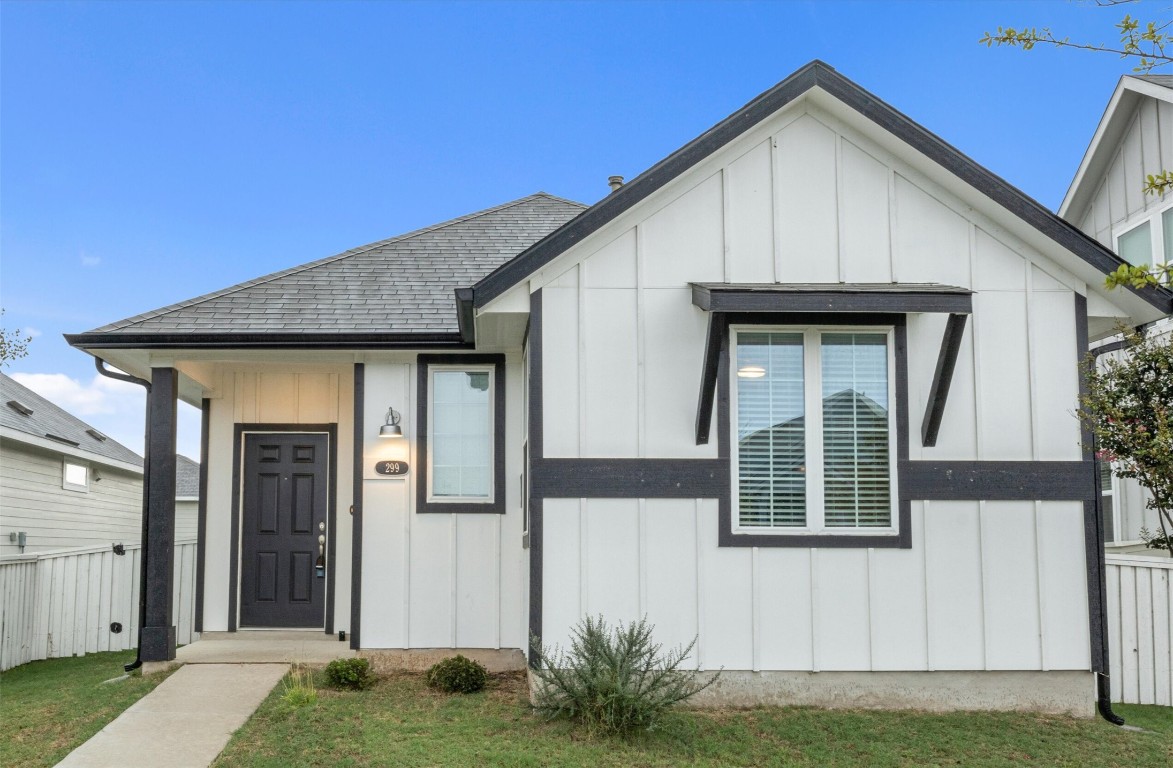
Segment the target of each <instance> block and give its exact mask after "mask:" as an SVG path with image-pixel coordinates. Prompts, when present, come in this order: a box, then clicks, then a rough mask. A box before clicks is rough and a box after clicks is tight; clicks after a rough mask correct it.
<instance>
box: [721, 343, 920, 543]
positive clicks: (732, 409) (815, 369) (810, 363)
mask: <svg viewBox="0 0 1173 768" xmlns="http://www.w3.org/2000/svg"><path fill="white" fill-rule="evenodd" d="M740 331H746V332H749V333H801V334H802V356H803V409H804V416H805V421H804V426H805V430H804V431H805V439H806V459H807V463H806V468H807V469H806V510H805V511H806V525H805V526H802V527H799V526H742V525H741V494H740V492H739V490H738V489H739V487H740V478H741V474H740V467H739V466H738V453H739V451H738V450H737V446H738V438H737V413H738V408H737V367H738V364H737V334H738V332H740ZM824 333H871V334H881V333H882V334H884V335H885V337H886V341H885V344H886V348H887V353H888V402H887V403H886V407H887V409H888V482H889V488H890V489H891V491H890V494H889V499H888V505H889V519H890V520H891V525H889V526H885V527H883V528H881V527H877V526H867V527H859V526H853V527H847V526H833V527H827V525H826V518H825V515H826V499H825V492H826V489H825V487H824V482H823V480H824V471H825V468H824V464H823V396H822V390H823V372H822V365H821V364H820V363H821V353H820V347H821V336H822V334H824ZM729 361H730V364H729V377H730V382H729V393H730V395H729V415H730V418H729V429H730V435H729V444H730V446H731V450H730V451H729V454H730V461H731V462H732V475H731V477H730V479H731V482H730V484H729V488H730V493H731V494H732V496H733V514H732V519H731V521H730V522H731V524H732V528H733V533H734V535H737V534H741V535H757V536H792V535H805V536H888V537H890V536H892V535H893V534H898V533H900V489H899V487H898V485H897V466H896V465H897V443H898V440H897V434H896V391H895V390H896V328H895V326H891V325H753V324H738V325H730V327H729Z"/></svg>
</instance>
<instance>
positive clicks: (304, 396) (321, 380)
mask: <svg viewBox="0 0 1173 768" xmlns="http://www.w3.org/2000/svg"><path fill="white" fill-rule="evenodd" d="M297 420H298V421H299V422H301V423H303V424H332V423H334V422H337V421H339V419H338V376H337V374H332V373H303V374H299V375H298V377H297Z"/></svg>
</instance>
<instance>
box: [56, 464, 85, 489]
mask: <svg viewBox="0 0 1173 768" xmlns="http://www.w3.org/2000/svg"><path fill="white" fill-rule="evenodd" d="M61 487H62V488H64V489H66V490H68V491H83V492H85V491H89V489H90V468H89V467H87V466H86V465H85V464H78V463H76V462H73V461H70V460H69V459H65V461H64V462H63V464H62V471H61Z"/></svg>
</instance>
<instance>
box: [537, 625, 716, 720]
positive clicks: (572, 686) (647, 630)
mask: <svg viewBox="0 0 1173 768" xmlns="http://www.w3.org/2000/svg"><path fill="white" fill-rule="evenodd" d="M654 629H655V627H654V626H653V625H651V624H649V623H648V621H647V619H646V618H644V619H640V620H639V621H636V622H632V623H631V624H626V625H625V624H623V623H622V622H620V623H619V624H618V625H617V626H616V627H615V628H614V629H612V628H611V627H609V626H608V625H607V623H606V622H605V621H604V620H603V617H602V616H599V617H598V618H592V617H589V616H588V617H587V618H585V619H583V620H582V621H580V622H579V623H578V624H577V625H576V626H575V628H574V629H573V630H572V632H571V640H570V650H569V651H567V652H563V651H562V650H561V649H560V648H557V647H555V648H553V649H548V648H546V647H545V646H543V645H542V644H541V641H540V640H539V639H538V638H536V637H535V638H534V639H533V642H532V645H533V649H534V651H535V653H537V655H538V662H539V663H538V667H537V669H535V670H534V676H535V677H536V678H537V680H538V685H537V686H535V693H534V707H535V708H536V709H537V710H538V711H539V712H541V713H542V714H544V715H546V716H547V717H549V718H555V717H569V718H572V719H575V720H579V721H581V722H583V723H585V724H586V726H587V728H588V729H589V730H592V731H600V732H604V733H625V732H630V731H634V730H651V729H652V728H654V727H655V726H656V725H657V723H658V722H659V720H660V718H661V716H662V715H663V714H664V712H665V711H666V710H667V709H668V708H669V707H671V706H672V705H674V704H676V703H678V702H681V701H684V700H685V699H688V698H690V697H692V696H695V695H696V694H698V693H700V692H701V691H703V690H704V689H706V688H708V687H709V686H710V685H712V684H713V683H714V682H715V681H716V680H717V676H718V675H720V672H717V673H716V674H714V675H713V676H712V677H710V678H709V679H708V680H701V679H698V678H697V677H696V676H695V675H693V674H692V673H691V672H687V671H684V670H681V669H680V668H679V667H680V664H681V662H683V661H684V660H685V659H686V658H688V655H689V654H690V653H692V649H693V646H694V645H696V638H693V640H692V642H691V643H689V644H688V645H687V646H686V647H684V648H676V649H675V650H671V651H669V652H667V653H666V654H661V652H660V648H661V646H660V644H659V643H656V642H653V641H652V631H653V630H654Z"/></svg>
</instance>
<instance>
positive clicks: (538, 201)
mask: <svg viewBox="0 0 1173 768" xmlns="http://www.w3.org/2000/svg"><path fill="white" fill-rule="evenodd" d="M585 208H586V206H585V205H583V204H581V203H575V202H572V201H570V200H564V199H562V198H559V197H555V196H553V195H549V194H546V193H545V192H538V193H537V194H533V195H530V196H528V197H523V198H520V199H518V200H514V201H512V202H509V203H505V204H504V205H499V206H496V207H494V208H489V209H487V210H483V211H479V212H477V213H472V214H469V215H467V216H461V217H459V218H456V219H452V220H450V221H446V222H443V223H441V224H436V225H434V226H430V227H426V228H424V229H419V230H416V231H414V232H409V233H407V234H404V235H399V236H397V237H392V238H389V239H387V240H380V241H379V242H376V243H371V244H369V245H364V246H362V247H360V248H353V249H351V250H349V251H345V252H343V253H340V254H338V255H336V256H331V257H329V258H325V259H321V260H319V261H314V262H311V263H309V264H304V265H302V266H299V267H294V268H292V269H287V270H284V271H282V272H276V273H274V274H271V275H267V276H265V277H261V278H257V279H256V280H250V281H249V282H246V283H241V284H239V285H235V286H232V287H231V288H226V289H224V290H221V291H216V292H214V293H209V294H207V295H204V296H198V297H196V298H194V299H189V300H188V301H183V302H180V303H178V304H172V305H171V306H168V307H163V308H161V309H156V310H153V311H151V312H145V313H143V314H141V315H136V316H135V317H131V318H127V319H125V320H120V321H118V322H116V323H110V324H108V325H104V326H102V327H100V328H95V329H94V330H92V331H89V332H86V333H82V334H76V335H69V336H66V338H67V339H68V341H69V342H70V343H71V344H74V345H75V346H82V347H102V346H123V347H126V346H159V345H163V344H171V345H177V346H183V347H193V346H220V347H231V346H249V345H250V344H252V343H253V342H256V341H257V339H256V337H258V336H259V337H262V339H261V340H262V341H263V342H264V344H265V345H267V346H273V345H278V346H280V345H282V344H283V343H284V344H288V345H290V346H305V345H306V342H312V341H321V342H322V343H323V345H328V346H331V347H333V348H338V347H340V346H347V345H361V344H364V343H367V344H373V343H378V344H380V345H385V344H387V343H397V342H398V343H404V344H407V343H415V344H419V343H421V342H423V343H432V344H434V343H438V342H439V343H443V342H448V343H452V344H460V337H459V333H458V325H457V317H456V311H455V310H456V305H455V299H454V294H453V291H454V289H455V288H457V287H460V286H467V285H471V284H472V283H474V282H476V281H477V280H479V279H481V278H482V277H484V276H485V275H487V274H488V273H489V272H491V271H492V270H493V269H495V268H496V267H498V266H500V265H501V264H502V263H504V262H506V261H508V260H509V259H511V258H513V257H514V256H516V255H517V254H518V253H520V252H521V251H523V250H525V249H526V248H527V247H529V246H530V245H532V244H533V243H534V242H536V241H537V240H539V239H540V238H542V237H543V236H545V235H546V234H547V233H549V232H551V231H553V230H555V229H557V228H558V227H560V226H561V225H563V224H565V223H566V222H567V221H569V220H570V219H573V218H574V217H575V216H577V215H578V214H579V213H581V212H582V211H583V210H584V209H585Z"/></svg>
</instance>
